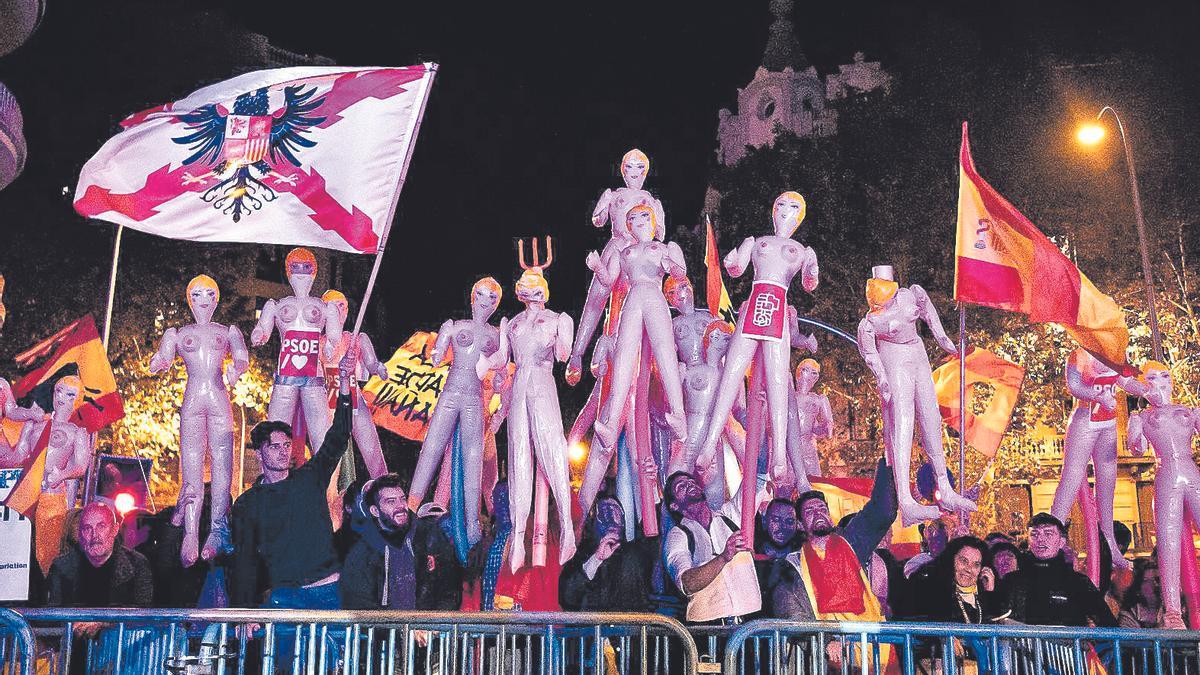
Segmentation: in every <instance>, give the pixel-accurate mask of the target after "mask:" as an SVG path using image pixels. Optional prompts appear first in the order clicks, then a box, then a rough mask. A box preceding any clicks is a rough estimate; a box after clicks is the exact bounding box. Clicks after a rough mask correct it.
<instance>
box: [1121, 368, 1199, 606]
mask: <svg viewBox="0 0 1200 675" xmlns="http://www.w3.org/2000/svg"><path fill="white" fill-rule="evenodd" d="M1143 373H1144V374H1143V376H1142V379H1143V380H1144V382H1145V385H1146V391H1145V394H1144V396H1145V399H1146V400H1147V401H1148V402H1149V403H1150V406H1149V408H1147V409H1146V410H1142V411H1138V412H1136V413H1133V414H1132V415H1130V416H1129V438H1128V446H1129V450H1130V452H1132V453H1133V454H1135V455H1142V454H1144V453H1145V452H1146V448H1147V447H1152V448H1154V452H1155V454H1157V455H1158V460H1159V464H1158V470H1157V472H1156V473H1155V476H1154V531H1155V535H1156V536H1155V538H1156V540H1157V541H1158V569H1159V575H1158V578H1159V581H1160V582H1162V602H1163V609H1164V617H1163V627H1164V628H1179V629H1182V628H1185V626H1184V623H1183V616H1182V611H1181V603H1180V598H1179V587H1180V576H1181V570H1180V557H1181V542H1182V541H1183V540H1184V539H1186V540H1188V541H1191V535H1190V533H1189V529H1190V528H1189V521H1188V519H1189V518H1190V519H1191V523H1194V524H1195V525H1196V526H1197V527H1200V469H1197V468H1196V462H1195V461H1194V460H1193V459H1192V441H1193V440H1194V439H1195V437H1196V434H1198V433H1200V409H1198V408H1189V407H1187V406H1183V405H1177V404H1174V403H1172V402H1171V401H1172V396H1173V394H1174V383H1173V382H1172V381H1171V373H1170V371H1169V370H1167V367H1166V366H1164V365H1163V364H1161V363H1158V362H1155V361H1151V362H1149V363H1148V364H1146V366H1145V367H1144V368H1143ZM1188 555H1189V556H1190V555H1192V552H1191V551H1190V550H1189V551H1188ZM1190 562H1191V561H1189V564H1190Z"/></svg>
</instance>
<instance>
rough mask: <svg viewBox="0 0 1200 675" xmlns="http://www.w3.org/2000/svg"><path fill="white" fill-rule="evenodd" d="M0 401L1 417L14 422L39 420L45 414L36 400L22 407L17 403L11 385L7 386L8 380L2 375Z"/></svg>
mask: <svg viewBox="0 0 1200 675" xmlns="http://www.w3.org/2000/svg"><path fill="white" fill-rule="evenodd" d="M0 401H3V417H7V418H8V419H10V420H13V421H14V422H29V421H32V420H40V419H42V418H43V417H45V416H46V412H45V411H44V410H42V407H41V406H39V405H38V404H37V403H36V402H35V403H31V404H30V405H29V407H28V408H22V407H21V406H19V405H17V399H16V397H14V396H13V392H12V387H11V386H9V384H8V380H5V379H4V378H3V377H0Z"/></svg>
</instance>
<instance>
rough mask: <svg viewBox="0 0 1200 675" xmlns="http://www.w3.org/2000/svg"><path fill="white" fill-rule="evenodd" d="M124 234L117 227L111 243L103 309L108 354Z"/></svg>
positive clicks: (106, 352)
mask: <svg viewBox="0 0 1200 675" xmlns="http://www.w3.org/2000/svg"><path fill="white" fill-rule="evenodd" d="M123 234H125V226H124V225H117V238H116V240H115V241H114V242H113V254H112V269H111V270H109V273H108V304H107V305H106V306H105V308H104V340H103V344H104V353H105V355H107V354H108V335H109V332H110V331H109V329H110V328H111V327H112V311H113V298H114V297H115V296H116V292H117V262H118V260H119V259H120V257H121V235H123Z"/></svg>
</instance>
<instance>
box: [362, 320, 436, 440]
mask: <svg viewBox="0 0 1200 675" xmlns="http://www.w3.org/2000/svg"><path fill="white" fill-rule="evenodd" d="M436 342H437V333H427V332H425V331H417V332H415V333H413V334H412V336H411V337H409V338H408V341H407V342H405V343H404V344H403V345H400V348H399V349H397V350H396V353H395V354H393V355H392V358H390V359H388V361H387V364H386V365H387V369H388V379H386V380H381V379H379V378H378V377H371V379H370V380H369V381H368V382H367V383H366V385H364V386H363V390H362V395H363V400H365V401H366V402H367V407H368V408H370V410H371V419H373V420H375V424H377V425H379V426H381V427H383V428H384V429H387V430H388V431H390V432H392V433H394V434H398V435H400V436H403V437H405V438H407V439H409V440H413V441H423V440H425V431H426V429H428V428H429V418H430V417H431V416H432V415H433V407H434V406H435V405H437V400H438V396H440V395H441V393H442V389H443V388H444V387H445V386H446V375H447V374H448V373H449V372H450V366H449V365H441V366H439V365H436V364H434V362H433V357H432V356H431V355H430V353H431V352H432V351H433V345H434V343H436Z"/></svg>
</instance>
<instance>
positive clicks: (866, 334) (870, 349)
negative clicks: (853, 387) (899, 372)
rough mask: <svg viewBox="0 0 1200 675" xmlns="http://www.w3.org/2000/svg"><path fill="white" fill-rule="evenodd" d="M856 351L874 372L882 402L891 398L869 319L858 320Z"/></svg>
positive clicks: (889, 386) (873, 330) (889, 387)
mask: <svg viewBox="0 0 1200 675" xmlns="http://www.w3.org/2000/svg"><path fill="white" fill-rule="evenodd" d="M858 353H859V355H860V356H862V358H863V361H866V362H867V367H868V368H870V369H871V372H872V373H874V374H875V382H876V384H877V385H878V387H879V397H880V398H882V399H883V401H884V403H886V402H888V401H890V400H892V387H891V384H890V383H889V382H888V378H887V371H885V370H884V369H883V359H881V358H879V348H878V345H877V344H876V343H875V327H874V326H872V325H871V320H870V319H869V318H867V317H863V320H862V321H859V322H858Z"/></svg>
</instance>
